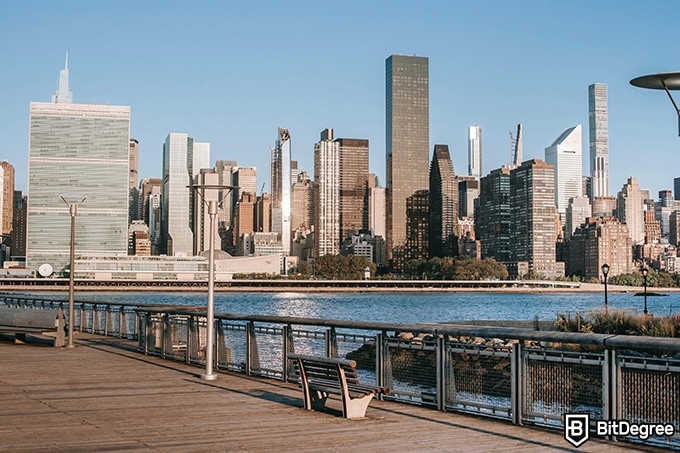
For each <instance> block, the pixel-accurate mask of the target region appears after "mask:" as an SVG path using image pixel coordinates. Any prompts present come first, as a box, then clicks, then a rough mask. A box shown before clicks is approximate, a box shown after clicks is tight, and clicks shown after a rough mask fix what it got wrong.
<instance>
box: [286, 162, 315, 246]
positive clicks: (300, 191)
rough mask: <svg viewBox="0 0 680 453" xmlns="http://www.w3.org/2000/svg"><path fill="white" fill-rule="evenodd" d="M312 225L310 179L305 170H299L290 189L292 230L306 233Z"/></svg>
mask: <svg viewBox="0 0 680 453" xmlns="http://www.w3.org/2000/svg"><path fill="white" fill-rule="evenodd" d="M312 225H314V200H313V190H312V181H311V180H310V179H309V174H308V173H307V172H306V171H301V172H300V173H298V180H297V181H296V182H295V184H293V187H292V189H291V227H292V229H293V231H297V232H300V233H306V232H308V231H310V230H311V229H312Z"/></svg>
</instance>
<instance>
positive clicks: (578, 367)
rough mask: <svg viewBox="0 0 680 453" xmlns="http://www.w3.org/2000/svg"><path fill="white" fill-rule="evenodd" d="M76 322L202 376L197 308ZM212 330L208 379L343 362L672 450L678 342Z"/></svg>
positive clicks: (372, 375) (82, 311)
mask: <svg viewBox="0 0 680 453" xmlns="http://www.w3.org/2000/svg"><path fill="white" fill-rule="evenodd" d="M0 301H1V302H4V303H5V304H6V305H9V306H13V307H22V308H27V309H28V308H34V309H40V308H63V306H64V305H63V304H66V303H67V302H66V301H55V300H49V299H40V298H26V297H13V296H10V295H0ZM74 321H75V323H76V325H75V326H74V327H76V328H77V329H78V330H80V331H85V332H91V333H97V334H102V335H110V336H115V337H122V338H129V339H133V340H137V342H138V347H139V350H140V351H141V352H143V353H145V354H151V355H157V356H160V357H163V358H166V359H171V360H178V361H183V362H186V363H190V364H196V365H205V357H206V350H205V348H206V343H207V342H206V336H205V335H206V330H207V329H206V312H205V309H204V308H193V307H177V306H145V305H141V304H124V303H103V302H87V301H85V302H82V301H80V302H77V303H76V319H75V320H74ZM69 322H70V321H69ZM215 323H216V325H215V335H216V339H215V340H216V341H215V351H214V354H213V357H214V359H215V363H214V367H215V368H216V369H218V370H229V371H233V372H239V373H245V374H247V375H252V376H263V377H268V378H274V379H279V380H282V381H287V382H288V381H294V380H295V377H294V370H293V365H292V363H290V361H289V360H288V358H287V356H288V353H291V352H297V353H305V354H313V355H324V356H330V357H347V358H351V359H353V360H355V361H356V362H357V364H358V368H359V371H360V374H361V377H362V379H363V380H366V381H371V382H375V383H376V384H378V385H381V386H387V387H390V389H391V393H390V395H389V396H385V397H383V398H384V399H386V400H392V401H397V402H403V403H408V404H417V405H423V406H428V407H431V408H433V409H436V410H440V411H451V412H454V411H455V412H466V413H473V414H477V415H481V416H487V417H494V418H499V419H506V420H510V421H512V422H513V423H516V424H532V425H540V426H545V427H549V428H555V429H563V428H564V415H565V414H567V413H588V414H590V419H591V430H592V429H593V428H594V423H595V421H596V420H627V421H629V422H631V423H670V424H673V425H674V426H675V429H676V434H675V435H673V436H668V437H650V438H648V439H647V440H646V441H645V443H646V444H651V445H656V446H660V447H665V448H670V449H676V450H680V434H679V433H678V431H679V430H680V339H675V338H654V337H639V336H626V335H618V336H617V335H601V334H579V333H561V332H550V331H534V330H528V329H518V328H502V327H483V326H469V325H448V324H427V325H418V324H416V325H406V324H387V323H372V322H371V323H369V322H353V321H338V320H327V319H310V318H294V317H280V316H263V315H236V314H228V313H216V314H215ZM616 440H623V441H631V442H638V441H639V440H638V439H636V438H634V437H632V436H631V437H625V436H619V437H618V438H617V439H616Z"/></svg>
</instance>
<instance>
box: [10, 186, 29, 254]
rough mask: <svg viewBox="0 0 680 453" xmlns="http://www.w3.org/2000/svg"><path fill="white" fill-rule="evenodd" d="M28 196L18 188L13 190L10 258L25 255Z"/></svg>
mask: <svg viewBox="0 0 680 453" xmlns="http://www.w3.org/2000/svg"><path fill="white" fill-rule="evenodd" d="M27 209H28V197H26V195H23V194H22V193H21V191H20V190H15V191H14V212H13V213H12V241H11V242H10V253H11V256H10V257H11V259H15V258H18V257H22V258H25V257H26V212H27Z"/></svg>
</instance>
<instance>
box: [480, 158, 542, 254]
mask: <svg viewBox="0 0 680 453" xmlns="http://www.w3.org/2000/svg"><path fill="white" fill-rule="evenodd" d="M551 192H552V191H551ZM512 215H513V207H512V205H511V204H510V168H509V167H507V166H506V167H503V168H499V169H497V170H492V171H491V172H490V173H489V174H488V175H486V176H484V177H482V179H481V180H480V184H479V208H478V209H476V210H475V236H476V237H477V239H479V240H480V241H481V244H482V258H494V259H495V260H496V261H499V262H501V263H507V262H510V261H511V260H512V252H511V231H510V229H511V227H510V223H511V219H512Z"/></svg>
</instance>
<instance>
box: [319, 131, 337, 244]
mask: <svg viewBox="0 0 680 453" xmlns="http://www.w3.org/2000/svg"><path fill="white" fill-rule="evenodd" d="M339 175H340V143H339V142H338V141H333V129H325V130H324V131H323V132H321V139H320V140H319V142H317V143H316V145H314V209H315V211H314V213H315V214H314V256H315V257H320V256H324V255H337V254H339V253H340V178H339Z"/></svg>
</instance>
